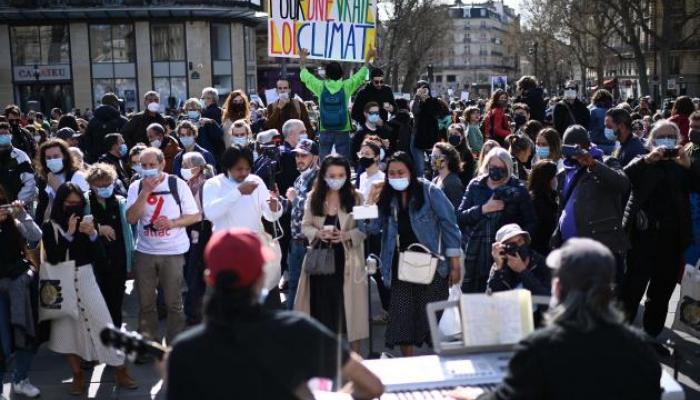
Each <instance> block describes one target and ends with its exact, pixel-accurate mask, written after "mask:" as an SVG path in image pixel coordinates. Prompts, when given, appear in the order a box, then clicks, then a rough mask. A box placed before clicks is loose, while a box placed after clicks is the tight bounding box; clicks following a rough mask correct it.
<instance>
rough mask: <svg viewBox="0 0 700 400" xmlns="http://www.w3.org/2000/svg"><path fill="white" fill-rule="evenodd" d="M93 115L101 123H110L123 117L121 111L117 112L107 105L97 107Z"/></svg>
mask: <svg viewBox="0 0 700 400" xmlns="http://www.w3.org/2000/svg"><path fill="white" fill-rule="evenodd" d="M92 115H93V116H94V117H95V118H97V119H99V120H101V121H109V120H112V119H117V118H119V117H120V116H121V114H119V111H117V110H116V109H115V108H114V107H112V106H108V105H105V104H103V105H101V106H99V107H97V108H96V109H95V111H94V112H93V113H92Z"/></svg>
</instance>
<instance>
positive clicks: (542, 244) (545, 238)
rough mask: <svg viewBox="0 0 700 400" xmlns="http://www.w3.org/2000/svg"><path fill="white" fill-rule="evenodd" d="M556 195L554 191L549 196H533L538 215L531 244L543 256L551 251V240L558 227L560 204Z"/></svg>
mask: <svg viewBox="0 0 700 400" xmlns="http://www.w3.org/2000/svg"><path fill="white" fill-rule="evenodd" d="M556 196H557V194H556V192H554V191H552V192H551V195H549V196H546V195H542V196H534V195H533V196H532V204H533V205H534V206H535V215H537V229H535V232H534V233H533V234H532V243H531V245H530V246H531V247H532V249H533V250H535V251H536V252H538V253H540V254H542V255H543V256H546V255H547V254H549V252H550V251H551V248H550V247H549V241H550V239H551V238H552V233H554V230H555V229H556V228H557V221H558V219H557V213H558V209H559V206H558V205H557V198H556Z"/></svg>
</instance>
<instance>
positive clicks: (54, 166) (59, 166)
mask: <svg viewBox="0 0 700 400" xmlns="http://www.w3.org/2000/svg"><path fill="white" fill-rule="evenodd" d="M46 167H47V168H48V169H49V170H50V171H51V172H53V173H54V174H57V173H59V172H61V171H63V158H52V159H50V160H46Z"/></svg>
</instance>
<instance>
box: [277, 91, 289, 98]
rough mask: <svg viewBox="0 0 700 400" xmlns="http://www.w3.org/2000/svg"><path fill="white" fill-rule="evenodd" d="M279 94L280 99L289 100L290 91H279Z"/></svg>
mask: <svg viewBox="0 0 700 400" xmlns="http://www.w3.org/2000/svg"><path fill="white" fill-rule="evenodd" d="M278 96H279V98H280V100H289V93H288V92H279V93H278Z"/></svg>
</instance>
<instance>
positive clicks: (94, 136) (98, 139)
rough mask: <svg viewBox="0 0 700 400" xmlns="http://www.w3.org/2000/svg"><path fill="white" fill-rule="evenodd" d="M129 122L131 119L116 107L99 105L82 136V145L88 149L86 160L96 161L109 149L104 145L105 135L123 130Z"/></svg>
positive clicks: (89, 161)
mask: <svg viewBox="0 0 700 400" xmlns="http://www.w3.org/2000/svg"><path fill="white" fill-rule="evenodd" d="M127 122H129V120H128V119H126V117H124V116H122V115H121V114H120V113H119V111H117V110H116V109H115V108H114V107H112V106H108V105H105V104H103V105H101V106H99V107H97V108H96V109H95V112H94V113H93V117H92V119H91V120H90V122H89V123H88V126H87V129H85V134H84V135H83V136H82V140H83V141H82V145H83V147H84V148H85V150H86V151H85V161H86V162H88V163H94V162H95V161H97V158H98V157H99V156H100V155H101V154H103V153H105V152H106V151H108V150H109V149H107V148H105V145H104V139H105V136H107V135H108V134H110V133H118V132H121V130H122V128H123V127H124V125H126V124H127Z"/></svg>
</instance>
